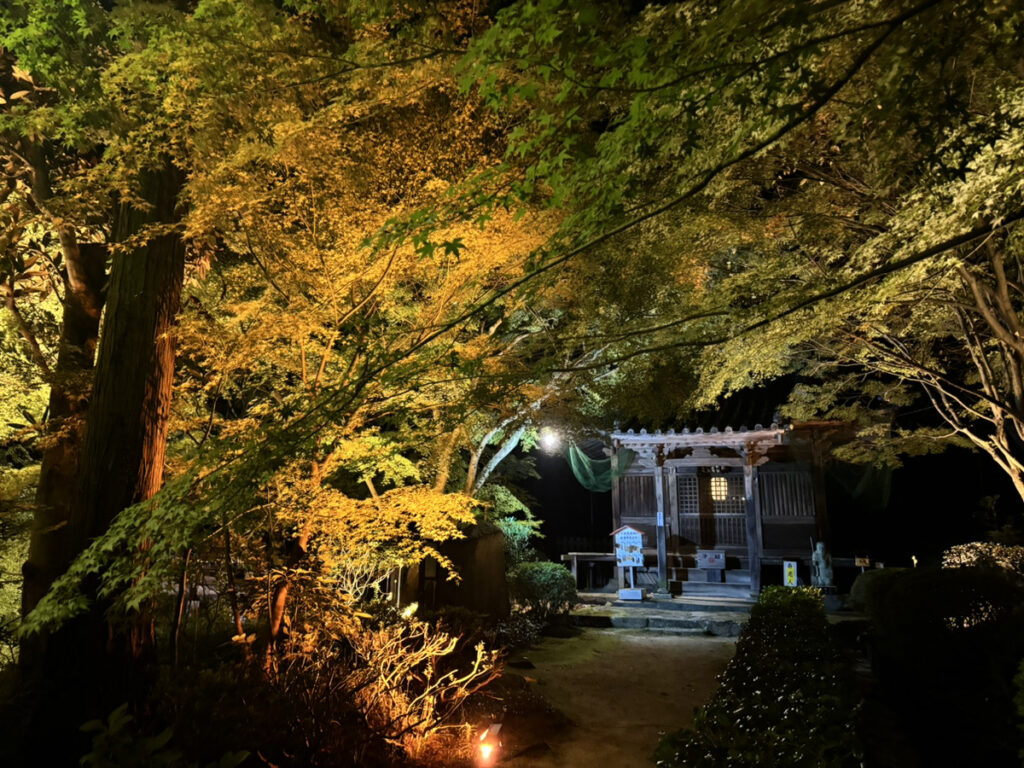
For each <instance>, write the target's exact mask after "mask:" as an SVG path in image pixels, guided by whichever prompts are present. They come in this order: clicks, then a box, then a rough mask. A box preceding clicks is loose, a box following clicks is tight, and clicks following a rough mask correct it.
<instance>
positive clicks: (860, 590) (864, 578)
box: [850, 568, 906, 614]
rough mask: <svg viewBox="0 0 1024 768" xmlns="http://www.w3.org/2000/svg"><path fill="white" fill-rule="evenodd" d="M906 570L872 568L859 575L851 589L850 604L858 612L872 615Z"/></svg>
mask: <svg viewBox="0 0 1024 768" xmlns="http://www.w3.org/2000/svg"><path fill="white" fill-rule="evenodd" d="M905 571H906V568H872V569H871V570H869V571H864V573H859V574H857V578H855V579H854V580H853V586H851V587H850V602H851V603H853V605H854V607H856V608H857V609H858V610H862V611H865V612H867V613H869V614H870V613H872V612H873V611H875V610H876V609H877V606H878V605H879V604H880V601H881V600H882V599H884V595H885V592H886V590H888V589H889V588H890V587H891V586H892V585H893V584H894V583H895V582H896V580H897V579H898V578H899V577H900V575H901V574H902V573H904V572H905Z"/></svg>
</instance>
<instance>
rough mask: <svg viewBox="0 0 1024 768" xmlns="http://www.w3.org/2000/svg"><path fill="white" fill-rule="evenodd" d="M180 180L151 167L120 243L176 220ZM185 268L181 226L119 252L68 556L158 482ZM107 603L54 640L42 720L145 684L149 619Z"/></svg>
mask: <svg viewBox="0 0 1024 768" xmlns="http://www.w3.org/2000/svg"><path fill="white" fill-rule="evenodd" d="M181 183H182V177H181V174H180V173H179V172H178V171H177V170H176V169H174V168H173V167H172V166H171V165H170V163H167V164H166V165H165V167H164V168H163V169H161V170H157V171H152V172H149V173H146V174H145V175H144V176H143V178H142V194H143V196H144V198H145V200H146V201H147V203H149V204H150V205H151V206H152V207H151V208H150V209H149V210H145V211H140V210H137V209H135V208H131V207H129V206H127V205H123V206H122V207H121V208H120V210H119V211H118V221H117V225H116V227H115V235H116V240H117V241H119V242H125V241H127V240H128V239H129V238H130V237H132V235H134V234H135V233H138V232H139V231H140V230H142V229H143V228H144V227H145V226H146V225H148V224H153V223H165V224H173V223H174V222H175V221H177V214H176V203H177V197H178V192H179V190H180V188H181ZM183 275H184V246H183V243H182V241H181V237H180V235H178V234H176V233H167V234H162V235H159V236H156V237H152V238H151V239H149V240H148V241H147V242H145V243H143V244H142V245H139V246H137V247H133V248H127V249H125V250H116V251H115V253H114V257H113V263H112V265H111V278H110V288H109V294H108V297H107V308H106V317H105V319H104V322H103V329H102V334H101V337H100V345H99V355H98V359H97V363H96V375H95V384H94V386H93V391H92V397H91V399H90V402H89V406H88V416H87V419H86V428H85V438H84V441H83V444H82V451H81V455H80V458H79V466H78V481H77V483H76V489H77V496H76V499H75V501H74V503H73V504H72V507H71V517H70V520H69V523H68V526H67V529H68V530H67V551H68V553H69V557H70V558H73V557H75V556H76V555H77V554H78V553H80V552H81V551H82V550H83V549H85V547H86V546H88V544H89V542H90V541H91V540H92V539H93V538H95V537H96V536H99V535H100V534H102V533H103V532H104V531H105V530H106V529H107V527H108V526H109V525H110V523H111V521H112V520H113V519H114V517H115V516H116V515H117V513H118V512H120V511H121V510H123V509H124V508H126V507H128V506H130V505H132V504H135V503H137V502H139V501H143V500H145V499H147V498H149V497H151V496H153V494H155V493H156V492H157V491H158V490H159V488H160V485H161V482H162V479H163V465H164V450H165V446H166V440H167V422H168V416H169V414H170V405H171V390H172V383H173V374H174V327H173V324H174V319H175V315H176V314H177V312H178V308H179V304H180V299H181V288H182V282H183ZM94 587H95V585H87V589H94ZM106 607H107V606H106V605H104V603H103V601H101V600H95V601H94V605H93V608H92V609H91V611H90V612H88V613H87V614H86V615H84V616H81V617H79V618H76V619H74V620H72V621H70V622H68V623H67V624H65V625H64V626H63V627H61V629H60V630H58V631H57V632H56V633H54V634H53V635H51V636H50V637H49V638H48V639H47V648H46V659H45V664H44V665H41V667H42V674H43V679H42V680H41V681H40V683H41V685H42V689H41V691H40V694H41V698H42V701H43V703H44V704H48V707H49V708H48V709H47V710H46V711H40V712H38V713H36V715H35V716H34V718H33V720H34V721H35V722H34V725H35V726H36V728H39V729H45V728H46V727H47V725H48V726H49V727H50V728H51V729H53V728H54V726H55V723H54V720H58V721H61V722H60V723H59V725H61V726H65V727H66V726H68V725H71V726H73V727H74V726H77V725H78V724H81V722H83V720H84V719H87V718H89V717H95V716H97V715H104V714H106V713H107V712H109V711H110V710H112V709H113V708H114V707H115V706H117V704H118V703H120V702H122V701H125V700H126V699H129V700H133V699H137V697H138V695H139V694H140V693H141V692H142V690H144V687H145V684H146V678H145V675H146V673H147V672H148V671H150V670H149V669H147V663H146V662H148V661H149V660H150V658H151V656H152V654H153V652H154V646H153V635H152V621H151V619H150V618H149V617H146V616H139V617H137V619H136V620H135V621H133V622H131V623H130V624H129V626H127V627H124V626H121V625H119V626H117V627H116V628H115V627H113V626H109V625H108V623H107V621H106V618H105V608H106ZM48 692H49V693H48ZM68 697H74V700H73V701H68ZM47 699H49V701H47ZM62 699H63V700H64V701H67V703H66V704H64V705H63V706H62V705H61V704H60V703H58V702H60V701H61V700H62ZM54 707H56V709H58V710H61V711H54V709H53V708H54ZM54 732H56V731H54ZM55 748H56V749H58V750H59V749H61V748H62V747H55ZM70 748H72V747H70V746H65V747H63V749H65V750H67V749H70ZM51 756H52V755H51Z"/></svg>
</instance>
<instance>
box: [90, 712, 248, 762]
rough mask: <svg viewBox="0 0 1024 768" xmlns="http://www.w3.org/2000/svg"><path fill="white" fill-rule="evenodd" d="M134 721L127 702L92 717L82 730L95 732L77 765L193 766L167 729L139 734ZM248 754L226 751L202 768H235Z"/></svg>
mask: <svg viewBox="0 0 1024 768" xmlns="http://www.w3.org/2000/svg"><path fill="white" fill-rule="evenodd" d="M133 720H134V718H133V717H132V716H131V715H130V714H128V705H127V704H122V705H121V706H120V707H118V708H117V709H115V710H114V711H113V712H111V713H110V714H109V715H108V716H107V719H106V720H92V721H90V722H88V723H86V724H85V725H83V726H82V730H83V731H85V732H86V733H92V734H94V735H93V737H92V749H91V750H90V751H89V752H88V753H87V754H85V755H83V756H82V759H81V761H80V764H81V765H83V766H88V767H89V768H143V767H144V766H153V768H186V767H191V768H195V767H196V766H197V765H198V764H197V763H189V762H187V761H185V759H184V758H183V756H182V754H181V753H180V752H179V751H177V750H176V749H174V748H173V746H172V745H171V737H172V736H173V733H172V731H171V729H170V728H167V729H165V730H163V731H161V732H160V733H158V734H156V735H155V736H140V735H139V734H138V733H137V732H135V731H134V730H133V729H132V728H131V724H132V721H133ZM248 757H249V753H248V752H233V753H228V754H225V755H223V756H222V757H221V758H220V760H217V761H215V762H211V763H207V764H206V765H205V766H204V768H235V767H236V766H239V765H241V764H242V763H243V762H245V761H246V760H247V759H248Z"/></svg>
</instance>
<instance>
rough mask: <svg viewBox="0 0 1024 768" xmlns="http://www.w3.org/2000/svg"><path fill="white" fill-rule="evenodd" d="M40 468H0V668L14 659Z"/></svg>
mask: <svg viewBox="0 0 1024 768" xmlns="http://www.w3.org/2000/svg"><path fill="white" fill-rule="evenodd" d="M38 479H39V467H38V466H28V467H24V468H22V469H6V468H3V467H0V649H2V650H0V667H4V666H6V665H7V664H11V663H13V662H14V661H16V660H17V650H16V649H17V638H16V630H17V628H18V624H19V623H20V619H21V589H20V587H21V564H22V563H23V562H24V561H25V554H26V552H27V550H28V538H29V529H30V526H31V522H32V510H31V506H30V498H29V497H30V494H31V493H32V491H33V490H34V489H35V485H36V483H37V482H38Z"/></svg>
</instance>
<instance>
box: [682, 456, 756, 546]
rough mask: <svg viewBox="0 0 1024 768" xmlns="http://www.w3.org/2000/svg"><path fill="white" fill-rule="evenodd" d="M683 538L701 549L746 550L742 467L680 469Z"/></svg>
mask: <svg viewBox="0 0 1024 768" xmlns="http://www.w3.org/2000/svg"><path fill="white" fill-rule="evenodd" d="M676 498H677V500H678V505H679V523H678V530H679V538H680V543H681V544H682V545H683V546H687V545H692V546H696V547H699V548H700V549H723V548H729V549H734V548H735V549H745V548H746V546H747V513H746V495H745V493H744V489H743V470H742V468H740V467H722V468H719V467H715V468H711V467H679V468H677V469H676Z"/></svg>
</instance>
